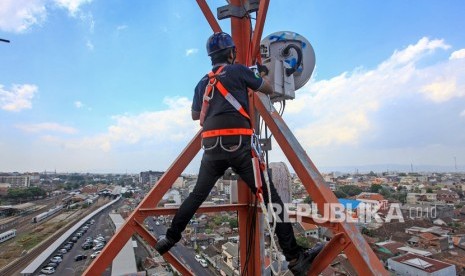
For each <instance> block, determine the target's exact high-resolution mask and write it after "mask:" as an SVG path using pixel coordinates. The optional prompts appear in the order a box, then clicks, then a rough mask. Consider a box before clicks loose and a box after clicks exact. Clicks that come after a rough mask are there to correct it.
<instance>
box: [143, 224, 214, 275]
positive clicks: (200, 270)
mask: <svg viewBox="0 0 465 276" xmlns="http://www.w3.org/2000/svg"><path fill="white" fill-rule="evenodd" d="M146 221H147V223H148V224H149V226H151V227H153V233H154V234H155V237H157V238H158V237H160V235H165V233H166V227H165V226H164V225H163V224H162V223H160V225H156V223H155V221H154V220H153V219H152V218H148V219H147V220H146ZM170 252H171V253H173V255H174V256H175V257H176V258H178V259H179V260H181V261H182V262H183V263H184V264H185V265H186V266H187V267H189V268H190V269H191V270H192V271H193V272H194V275H211V276H215V275H216V274H215V273H213V272H212V271H211V270H210V269H209V268H205V267H203V266H202V265H200V263H199V262H197V261H196V260H195V257H194V256H195V251H194V249H193V248H190V247H186V246H184V245H182V244H181V243H177V244H176V245H175V246H174V247H173V248H171V250H170Z"/></svg>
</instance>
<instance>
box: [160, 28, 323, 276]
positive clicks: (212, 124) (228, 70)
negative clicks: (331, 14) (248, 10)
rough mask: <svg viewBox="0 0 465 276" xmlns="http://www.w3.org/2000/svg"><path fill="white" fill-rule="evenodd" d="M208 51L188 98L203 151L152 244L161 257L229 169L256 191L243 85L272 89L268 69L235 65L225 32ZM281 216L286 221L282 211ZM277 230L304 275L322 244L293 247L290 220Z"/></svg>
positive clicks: (295, 269) (291, 265)
mask: <svg viewBox="0 0 465 276" xmlns="http://www.w3.org/2000/svg"><path fill="white" fill-rule="evenodd" d="M207 52H208V55H209V56H210V58H211V61H212V65H213V69H212V71H211V72H210V73H209V74H207V75H206V76H204V77H203V78H202V79H201V80H200V81H199V83H198V84H197V86H196V87H195V92H194V98H193V102H192V119H193V120H200V124H201V125H202V126H203V132H202V138H203V139H202V147H203V148H204V150H205V152H204V154H203V157H202V161H201V165H200V170H199V175H198V178H197V183H196V185H195V188H194V190H193V191H192V192H191V193H190V194H189V196H188V197H187V198H186V200H184V202H183V203H182V204H181V206H180V207H179V210H178V211H177V213H176V215H175V216H174V218H173V220H172V222H171V226H170V228H169V229H168V230H167V232H166V236H165V237H164V238H162V239H160V240H159V241H158V242H157V244H156V245H155V249H156V250H157V251H158V252H159V253H160V254H162V255H163V254H164V253H166V252H167V251H168V250H170V248H171V247H173V246H174V245H175V244H176V243H177V242H178V241H179V240H180V239H181V233H182V232H183V231H184V229H185V228H186V226H187V224H188V223H189V221H190V220H191V218H192V217H193V216H194V214H195V212H196V211H197V209H198V208H199V207H200V205H201V204H202V203H203V202H204V201H205V199H206V198H207V196H208V195H209V194H210V191H211V189H212V188H213V186H214V185H215V183H216V181H217V180H218V179H219V178H220V177H221V176H223V174H224V172H225V171H226V170H227V169H228V168H229V167H231V168H232V169H233V170H234V171H235V173H237V174H238V175H239V176H240V177H241V178H242V180H244V182H245V183H246V184H247V185H248V186H249V188H250V189H251V190H252V192H253V193H254V194H255V193H256V192H257V189H256V187H255V180H254V172H253V163H252V154H253V153H252V148H251V136H252V134H253V129H252V128H251V123H250V118H249V116H248V114H247V110H248V108H249V100H248V94H247V88H250V89H252V90H256V91H260V92H262V93H265V94H271V93H273V89H272V88H271V85H270V84H269V82H268V80H267V78H266V77H265V75H266V74H267V72H266V71H267V70H263V69H264V68H263V67H262V66H259V68H261V69H262V70H261V71H262V72H260V74H259V73H254V72H253V71H252V70H251V69H249V68H248V67H246V66H244V65H242V64H235V63H234V61H235V59H236V47H235V45H234V41H233V39H232V37H231V36H230V35H229V34H227V33H224V32H219V33H214V34H213V35H212V36H210V38H209V39H208V41H207ZM261 178H262V183H265V182H264V177H263V173H261ZM270 179H271V178H270ZM263 188H264V191H263V194H264V195H265V196H264V199H265V203H266V204H268V196H267V195H268V193H267V190H266V185H263ZM270 192H271V202H272V203H274V204H279V205H280V206H281V210H284V207H283V202H282V200H281V198H280V197H279V195H278V193H277V191H276V189H275V187H274V185H273V183H270ZM279 216H280V218H281V221H284V220H283V217H284V214H283V212H281V213H280V214H279ZM276 234H277V236H278V241H279V245H280V247H281V249H282V250H283V254H284V256H285V257H286V260H287V261H288V262H289V265H288V267H289V269H290V270H291V272H292V273H293V274H294V275H307V271H308V269H309V268H310V266H311V264H312V261H313V260H314V258H315V257H316V256H317V255H318V253H319V252H320V251H321V249H322V247H323V246H322V245H317V246H315V247H314V248H312V249H305V248H302V247H301V246H299V245H297V243H296V239H295V236H294V232H293V229H292V225H291V223H289V222H282V223H277V225H276Z"/></svg>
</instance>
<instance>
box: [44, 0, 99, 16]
mask: <svg viewBox="0 0 465 276" xmlns="http://www.w3.org/2000/svg"><path fill="white" fill-rule="evenodd" d="M53 1H54V2H55V4H56V5H58V6H59V7H61V8H65V9H67V10H68V12H69V13H70V15H72V16H74V15H76V13H77V12H78V11H79V8H80V7H81V6H82V5H84V4H87V3H91V2H92V0H53Z"/></svg>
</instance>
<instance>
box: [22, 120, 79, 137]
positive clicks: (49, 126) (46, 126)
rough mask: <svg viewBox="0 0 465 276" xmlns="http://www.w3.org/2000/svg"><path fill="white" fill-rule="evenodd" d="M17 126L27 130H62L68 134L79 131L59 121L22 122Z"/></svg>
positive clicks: (61, 131)
mask: <svg viewBox="0 0 465 276" xmlns="http://www.w3.org/2000/svg"><path fill="white" fill-rule="evenodd" d="M16 127H17V128H19V129H21V130H23V131H26V132H44V131H45V132H47V131H53V132H60V133H66V134H74V133H77V130H76V129H75V128H73V127H69V126H64V125H60V124H58V123H50V122H45V123H38V124H21V125H16Z"/></svg>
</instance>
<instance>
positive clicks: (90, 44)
mask: <svg viewBox="0 0 465 276" xmlns="http://www.w3.org/2000/svg"><path fill="white" fill-rule="evenodd" d="M86 47H87V49H89V50H91V51H93V50H94V44H92V41H90V40H87V42H86Z"/></svg>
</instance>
